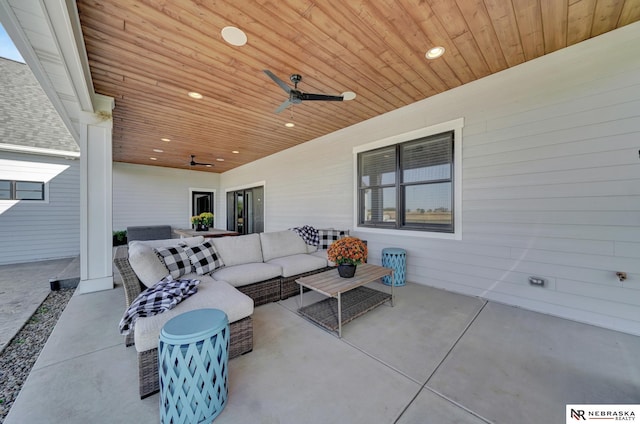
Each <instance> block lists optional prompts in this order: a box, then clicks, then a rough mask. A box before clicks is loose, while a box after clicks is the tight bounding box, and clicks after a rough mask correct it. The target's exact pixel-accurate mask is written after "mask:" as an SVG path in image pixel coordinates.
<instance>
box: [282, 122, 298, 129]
mask: <svg viewBox="0 0 640 424" xmlns="http://www.w3.org/2000/svg"><path fill="white" fill-rule="evenodd" d="M284 126H285V127H287V128H293V127H295V126H296V124H294V123H293V122H287V123H286V124H284Z"/></svg>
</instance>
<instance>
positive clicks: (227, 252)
mask: <svg viewBox="0 0 640 424" xmlns="http://www.w3.org/2000/svg"><path fill="white" fill-rule="evenodd" d="M211 242H212V243H213V244H214V245H215V246H216V250H217V251H218V253H219V254H220V256H221V257H222V261H223V262H224V265H225V266H233V265H242V264H249V263H253V262H263V260H262V248H261V247H260V235H258V234H247V235H244V236H235V237H217V238H212V239H211Z"/></svg>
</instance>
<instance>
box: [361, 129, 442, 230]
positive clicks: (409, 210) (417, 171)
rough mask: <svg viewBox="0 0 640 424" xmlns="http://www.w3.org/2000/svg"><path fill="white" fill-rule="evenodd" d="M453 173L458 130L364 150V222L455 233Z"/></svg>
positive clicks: (363, 224) (362, 186)
mask: <svg viewBox="0 0 640 424" xmlns="http://www.w3.org/2000/svg"><path fill="white" fill-rule="evenodd" d="M453 175H454V172H453V131H449V132H446V133H442V134H437V135H433V136H429V137H424V138H420V139H417V140H411V141H407V142H404V143H401V144H396V145H393V146H387V147H383V148H380V149H376V150H371V151H367V152H362V153H359V154H358V181H359V183H358V197H359V199H358V211H359V212H358V221H359V224H360V225H362V226H368V227H379V228H392V229H406V230H418V231H438V232H449V233H453V232H454V220H453V216H454V215H453V204H454V201H453V195H454V193H453V187H454V184H453Z"/></svg>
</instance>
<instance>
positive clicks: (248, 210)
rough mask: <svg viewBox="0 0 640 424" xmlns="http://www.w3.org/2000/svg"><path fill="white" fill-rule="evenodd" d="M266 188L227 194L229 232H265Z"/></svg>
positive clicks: (254, 188)
mask: <svg viewBox="0 0 640 424" xmlns="http://www.w3.org/2000/svg"><path fill="white" fill-rule="evenodd" d="M263 198H264V187H253V188H248V189H244V190H237V191H230V192H228V193H227V230H229V231H236V232H238V233H240V234H252V233H260V232H262V231H264V202H263V200H264V199H263Z"/></svg>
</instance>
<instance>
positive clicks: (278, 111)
mask: <svg viewBox="0 0 640 424" xmlns="http://www.w3.org/2000/svg"><path fill="white" fill-rule="evenodd" d="M292 104H293V103H292V102H291V101H290V100H289V99H287V100H285V101H284V102H282V104H281V105H280V106H278V109H276V113H280V112H282V111H283V110H285V109H286V108H287V107H289V105H292Z"/></svg>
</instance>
